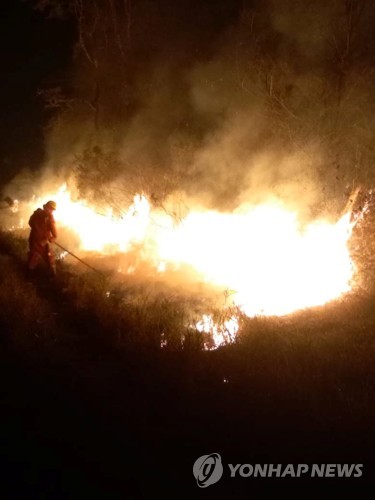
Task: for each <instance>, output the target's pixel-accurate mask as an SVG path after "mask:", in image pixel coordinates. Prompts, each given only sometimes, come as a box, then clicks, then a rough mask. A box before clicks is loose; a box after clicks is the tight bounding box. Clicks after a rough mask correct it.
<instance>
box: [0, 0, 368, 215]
mask: <svg viewBox="0 0 375 500" xmlns="http://www.w3.org/2000/svg"><path fill="white" fill-rule="evenodd" d="M37 5H38V6H39V7H40V8H41V10H42V11H44V14H46V12H48V13H49V14H50V15H59V16H66V17H68V18H70V19H71V20H72V22H74V23H75V24H76V27H77V42H76V47H75V51H74V54H75V56H74V59H73V60H72V66H71V69H70V72H69V75H68V78H67V81H68V83H67V84H66V85H65V86H64V85H63V86H62V87H60V88H57V89H56V88H54V89H47V88H46V89H44V91H45V96H46V103H47V105H55V107H56V113H55V118H54V121H53V122H52V123H51V124H50V125H49V127H48V129H47V130H46V162H45V164H44V165H43V166H41V172H42V173H41V174H40V177H38V178H37V179H36V180H35V181H34V182H32V183H29V184H28V185H30V184H32V187H33V189H34V190H39V189H41V184H40V182H41V179H42V181H43V182H44V180H47V183H48V182H50V183H51V182H56V184H57V183H58V182H60V180H61V179H63V180H65V181H68V182H69V181H71V180H72V179H74V184H75V185H76V186H78V189H79V193H80V195H81V196H84V197H85V198H90V197H95V200H96V202H97V203H98V202H100V200H101V199H102V201H103V203H107V204H111V205H112V206H113V207H114V208H115V209H116V207H118V206H120V205H121V204H123V203H125V202H128V201H129V200H130V199H131V197H132V196H133V195H134V193H135V192H143V193H145V194H147V195H148V196H149V197H150V199H151V200H152V202H153V203H154V204H155V205H161V206H164V205H165V204H166V203H167V204H168V203H172V204H173V203H177V204H180V205H181V204H182V205H183V206H184V207H185V206H187V207H189V206H190V205H191V204H199V205H203V206H206V207H210V208H216V209H219V210H226V211H230V210H233V209H235V208H236V207H238V206H239V205H241V204H243V203H257V202H260V201H264V200H266V199H268V198H270V197H271V198H272V197H278V198H281V199H282V200H283V202H284V203H286V204H289V205H290V206H291V207H293V208H298V210H299V211H300V212H301V213H302V214H303V215H306V216H307V217H310V216H316V215H317V214H321V213H324V214H325V215H326V214H334V215H335V214H337V213H339V211H340V210H341V209H342V207H343V205H345V202H346V200H347V197H348V195H349V194H350V192H351V191H352V189H353V188H354V187H355V186H357V185H360V184H367V185H369V184H371V183H372V182H373V173H372V168H371V165H372V162H373V159H374V158H373V151H372V147H371V144H372V141H373V136H374V130H375V129H374V124H373V118H372V117H373V116H374V111H375V110H374V109H373V107H374V106H375V104H374V101H373V99H371V92H372V89H373V86H374V83H375V81H374V80H375V75H374V60H373V55H372V53H371V52H370V51H368V50H367V48H368V47H369V46H372V44H373V42H374V40H373V38H374V35H373V29H372V26H373V22H374V20H375V19H374V18H375V9H374V5H373V3H372V2H371V1H369V0H368V1H366V0H363V1H354V0H335V1H334V2H329V4H327V2H323V1H322V0H315V1H313V2H308V3H306V2H294V1H292V0H290V1H288V2H277V1H273V0H269V1H268V2H258V1H249V2H245V3H242V2H229V1H225V0H217V1H211V2H203V3H202V2H198V1H195V0H193V1H192V0H190V1H187V0H185V1H183V2H178V5H171V2H167V1H166V0H158V1H156V2H152V3H150V2H146V1H142V0H140V1H132V0H127V1H126V2H108V3H107V2H98V3H96V2H88V1H87V2H76V1H75V0H70V2H59V1H56V0H55V1H43V2H38V3H37ZM111 6H112V7H111ZM99 20H100V22H99ZM24 179H25V177H24V176H21V180H22V182H20V180H19V179H16V180H15V182H13V184H12V186H11V187H10V188H9V189H10V191H12V194H16V193H15V191H17V190H19V188H20V187H21V185H22V186H24V185H25V182H24ZM26 184H27V183H26ZM103 186H106V189H103ZM99 188H100V189H99ZM20 195H21V196H22V195H23V193H22V192H21V193H20V194H17V196H20Z"/></svg>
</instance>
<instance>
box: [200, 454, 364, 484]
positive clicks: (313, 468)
mask: <svg viewBox="0 0 375 500" xmlns="http://www.w3.org/2000/svg"><path fill="white" fill-rule="evenodd" d="M227 466H228V469H227V472H228V476H227V477H230V478H248V477H254V478H257V477H273V478H274V477H277V478H294V477H311V478H317V479H318V478H322V477H324V478H326V477H332V478H343V479H345V478H350V477H353V478H360V477H362V475H363V464H285V465H283V464H235V465H234V464H227ZM193 474H194V477H195V479H196V481H197V485H198V486H199V487H200V488H207V486H210V485H212V484H215V483H217V482H218V481H219V480H220V479H221V477H222V476H223V474H224V467H223V464H222V460H221V456H220V455H219V453H211V454H210V455H202V456H201V457H199V458H197V460H196V461H195V462H194V465H193Z"/></svg>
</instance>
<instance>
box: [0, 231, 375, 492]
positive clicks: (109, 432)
mask: <svg viewBox="0 0 375 500" xmlns="http://www.w3.org/2000/svg"><path fill="white" fill-rule="evenodd" d="M24 252H25V241H24V240H19V239H17V238H15V237H14V236H12V235H11V234H9V233H2V234H1V238H0V262H1V265H0V301H1V305H2V307H1V312H0V324H1V349H0V356H1V368H0V369H1V372H2V373H1V374H0V390H1V402H2V405H1V406H2V408H1V417H0V418H1V426H0V446H1V452H0V454H1V457H2V463H1V482H0V489H1V490H2V491H1V496H2V498H38V499H41V498H54V499H55V498H64V499H65V498H78V497H79V498H82V496H87V497H89V496H91V497H93V498H105V499H112V498H114V499H117V498H119V499H120V498H155V497H156V498H159V497H161V495H164V496H167V495H173V496H175V497H178V498H193V497H196V496H200V495H202V497H206V498H211V497H215V498H224V497H226V498H227V497H228V496H230V495H231V496H236V495H237V496H239V495H240V494H241V495H242V494H246V495H248V496H252V497H254V498H264V497H265V496H266V495H267V494H270V493H275V491H276V492H277V493H278V494H280V493H281V494H283V493H285V494H288V495H291V494H293V493H296V494H299V495H301V494H303V496H304V497H309V496H311V497H312V498H316V497H317V496H318V495H319V497H323V498H324V497H325V496H329V495H330V496H332V495H333V494H335V493H339V492H340V493H341V492H343V491H344V492H346V493H347V492H349V493H352V494H355V495H356V496H360V497H363V498H365V497H366V496H367V495H366V493H365V491H366V490H365V487H366V485H367V486H368V485H371V484H372V475H373V472H374V470H375V469H374V459H373V456H374V452H373V450H374V439H375V434H374V432H373V422H374V417H375V400H374V394H375V378H374V375H375V363H374V361H375V359H374V358H375V336H374V325H375V312H374V311H375V308H374V303H375V297H373V296H371V295H369V294H367V295H365V294H362V295H360V294H357V295H356V296H353V297H349V298H347V299H345V300H341V301H338V302H337V303H334V304H331V305H329V306H327V307H325V308H320V309H319V308H318V309H315V310H311V311H305V312H303V313H299V314H297V315H293V316H290V317H288V318H278V319H277V318H256V319H252V320H248V321H247V322H246V324H244V326H243V332H242V334H241V336H240V337H239V338H238V341H237V342H236V343H234V344H232V345H228V346H225V347H223V348H220V349H218V350H216V351H204V350H202V349H201V346H200V345H199V342H195V341H194V342H190V343H186V344H185V347H184V348H181V346H178V343H175V344H173V342H171V344H170V348H164V349H161V348H160V343H157V342H155V332H158V331H160V330H159V329H158V328H159V326H158V325H159V323H160V321H161V320H162V319H163V311H165V315H167V316H168V321H167V320H166V321H165V324H168V325H169V326H170V330H173V325H177V324H178V322H176V323H171V317H175V316H176V314H177V313H176V314H175V316H173V315H172V313H171V309H172V306H171V305H170V304H169V305H168V303H165V304H164V306H165V307H164V309H163V308H162V309H158V311H159V312H158V314H156V313H152V314H151V312H150V311H149V310H148V309H144V310H143V317H140V316H139V315H138V316H137V314H136V313H137V311H138V310H136V309H134V308H132V309H129V308H128V309H125V310H124V311H125V312H126V311H127V313H128V316H127V317H125V316H126V315H125V316H122V313H123V312H124V311H123V310H122V309H121V301H119V302H118V303H117V304H112V305H111V307H110V305H108V302H106V301H105V298H104V296H102V295H100V285H98V283H97V281H96V280H97V277H95V276H93V275H92V273H90V272H89V271H88V272H87V273H84V274H83V275H80V276H79V277H77V276H72V275H71V272H70V271H68V269H67V268H66V267H64V263H62V264H61V265H60V266H59V278H58V280H57V282H56V283H53V282H52V283H50V282H49V281H48V279H47V277H46V275H44V270H43V269H41V271H40V274H39V275H38V276H37V277H36V278H35V279H34V280H33V281H31V282H30V281H27V279H26V276H25V270H24V263H25V253H24ZM79 290H81V291H82V295H83V298H82V296H81V294H80V293H78V292H77V291H79ZM127 307H129V306H127ZM150 307H151V306H150ZM153 307H155V303H154V304H153ZM168 307H169V309H168ZM173 307H174V306H173ZM108 309H109V311H110V314H109V313H108ZM160 310H161V312H160ZM116 311H117V313H118V315H119V317H120V319H119V318H117V319H115V318H113V317H112V316H115V315H116ZM138 312H139V311H138ZM144 316H147V318H148V321H147V322H145V321H144ZM137 318H138V319H137ZM153 322H155V323H153ZM156 323H158V324H156ZM114 325H115V326H114ZM176 328H177V327H176ZM169 335H170V338H171V339H173V338H175V337H173V332H172V333H171V332H170V333H169ZM174 335H176V336H178V335H181V332H174ZM213 452H217V453H220V454H221V456H222V459H223V462H225V463H233V464H236V463H252V464H254V463H260V464H264V463H273V464H278V463H281V464H288V463H295V464H296V463H306V464H311V463H333V464H337V463H356V464H358V463H361V464H364V467H363V476H362V477H361V478H351V479H331V478H330V479H321V478H320V479H311V480H309V481H308V480H307V479H289V480H287V479H281V478H280V479H273V480H272V479H264V478H263V479H260V478H247V479H246V478H241V479H230V478H229V477H228V474H227V475H226V476H225V477H224V478H223V479H222V480H221V481H220V482H218V483H217V484H216V485H212V486H210V487H209V488H207V489H199V488H198V487H197V485H196V482H195V479H194V477H193V473H192V467H193V463H194V461H195V460H196V459H197V458H198V457H199V456H201V455H204V454H209V453H213Z"/></svg>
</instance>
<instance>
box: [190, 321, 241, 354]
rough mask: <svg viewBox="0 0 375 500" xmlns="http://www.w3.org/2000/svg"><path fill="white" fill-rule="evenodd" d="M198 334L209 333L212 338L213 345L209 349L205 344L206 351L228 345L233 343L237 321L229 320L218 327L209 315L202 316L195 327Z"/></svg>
mask: <svg viewBox="0 0 375 500" xmlns="http://www.w3.org/2000/svg"><path fill="white" fill-rule="evenodd" d="M195 328H196V329H197V330H198V332H203V333H209V334H211V336H212V340H213V342H214V345H213V346H212V347H210V346H209V345H208V344H205V348H206V349H207V350H210V349H217V348H218V347H220V346H221V345H225V344H230V343H231V342H233V341H234V339H235V337H236V333H237V332H238V321H237V319H236V318H229V319H227V320H226V321H224V322H223V324H222V325H218V324H217V323H215V322H214V320H213V318H212V316H211V315H209V314H204V315H203V317H202V319H201V320H200V321H199V322H198V323H197V324H196V325H195Z"/></svg>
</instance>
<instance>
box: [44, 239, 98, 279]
mask: <svg viewBox="0 0 375 500" xmlns="http://www.w3.org/2000/svg"><path fill="white" fill-rule="evenodd" d="M53 243H54V244H55V245H56V246H57V247H59V248H61V250H63V251H64V252H67V253H68V254H69V255H71V256H72V257H74V258H75V259H77V260H78V261H79V262H80V263H81V264H83V265H84V266H86V267H88V268H89V269H91V270H92V271H95V272H96V273H98V274H100V276H101V277H102V278H106V276H104V274H103V273H102V272H101V271H99V270H98V269H95V267H93V266H90V264H87V262H85V261H84V260H82V259H80V258H79V257H78V256H77V255H75V254H74V253H73V252H71V251H70V250H68V249H67V248H65V247H63V246H62V245H60V243H57V241H54V242H53Z"/></svg>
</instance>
